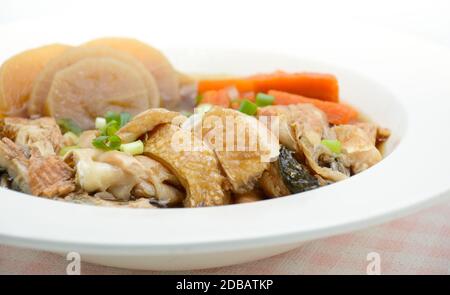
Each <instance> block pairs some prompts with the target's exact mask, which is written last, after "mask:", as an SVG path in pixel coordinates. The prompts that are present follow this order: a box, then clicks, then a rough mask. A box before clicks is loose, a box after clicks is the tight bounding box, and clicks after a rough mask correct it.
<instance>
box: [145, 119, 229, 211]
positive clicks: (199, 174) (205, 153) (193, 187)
mask: <svg viewBox="0 0 450 295" xmlns="http://www.w3.org/2000/svg"><path fill="white" fill-rule="evenodd" d="M179 140H180V141H179ZM181 141H184V143H185V144H184V145H183V144H182V142H181ZM189 143H190V144H189ZM188 144H189V145H188ZM144 153H145V155H148V156H150V157H152V158H154V159H155V160H157V161H159V162H160V163H162V164H163V165H165V166H166V167H168V168H169V170H170V171H171V172H172V173H173V174H174V175H175V176H176V177H177V178H178V180H179V181H180V183H181V184H182V186H183V187H184V188H185V190H186V198H185V200H184V206H185V207H203V206H215V205H224V204H228V203H229V202H230V197H229V194H228V193H226V192H225V191H224V185H225V178H224V177H223V176H222V174H221V172H220V167H219V163H218V161H217V158H216V156H215V154H214V152H213V151H212V150H211V149H210V148H209V147H208V146H207V145H206V144H205V143H204V142H203V141H202V140H200V139H199V138H197V137H196V136H195V135H193V134H192V133H191V132H190V131H187V130H183V129H181V128H180V127H177V126H175V125H172V124H164V125H161V126H159V127H158V128H156V129H155V130H154V131H153V132H152V133H151V135H150V136H149V138H148V139H147V141H146V142H145V148H144Z"/></svg>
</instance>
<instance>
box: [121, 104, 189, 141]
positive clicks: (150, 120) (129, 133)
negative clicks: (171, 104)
mask: <svg viewBox="0 0 450 295" xmlns="http://www.w3.org/2000/svg"><path fill="white" fill-rule="evenodd" d="M185 120H186V117H185V116H183V115H181V114H180V113H178V112H172V111H168V110H166V109H163V108H153V109H149V110H147V111H144V112H142V113H140V114H139V115H137V116H135V117H134V118H133V120H131V121H130V122H128V124H126V125H125V126H123V127H122V128H120V130H119V131H118V132H117V135H118V136H119V137H120V139H122V142H132V141H135V140H136V139H138V138H139V137H141V136H142V135H144V134H146V133H147V132H150V131H152V130H153V129H154V128H155V127H156V126H158V125H160V124H166V123H173V124H175V125H180V124H181V123H183V122H184V121H185Z"/></svg>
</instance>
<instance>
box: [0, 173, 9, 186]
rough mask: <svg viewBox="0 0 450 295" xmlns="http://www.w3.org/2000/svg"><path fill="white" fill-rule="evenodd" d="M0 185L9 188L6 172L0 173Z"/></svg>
mask: <svg viewBox="0 0 450 295" xmlns="http://www.w3.org/2000/svg"><path fill="white" fill-rule="evenodd" d="M0 187H3V188H9V187H10V179H9V175H8V173H6V172H5V173H0Z"/></svg>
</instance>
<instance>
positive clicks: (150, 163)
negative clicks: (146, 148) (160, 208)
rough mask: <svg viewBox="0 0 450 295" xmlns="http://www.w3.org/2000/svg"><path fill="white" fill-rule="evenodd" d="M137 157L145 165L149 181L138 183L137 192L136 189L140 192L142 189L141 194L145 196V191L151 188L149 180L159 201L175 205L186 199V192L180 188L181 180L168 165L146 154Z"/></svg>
mask: <svg viewBox="0 0 450 295" xmlns="http://www.w3.org/2000/svg"><path fill="white" fill-rule="evenodd" d="M135 158H136V160H138V161H139V162H140V163H141V164H142V165H143V166H144V169H145V172H146V174H147V178H146V180H147V182H142V183H140V184H138V185H137V187H135V192H136V190H137V191H138V192H139V191H140V192H141V193H142V194H143V195H141V196H143V197H144V196H145V193H144V192H145V191H148V190H149V189H151V188H149V186H148V182H149V183H151V184H152V187H153V188H154V190H155V191H154V194H153V196H154V197H155V198H156V199H157V200H158V202H159V203H161V204H164V205H168V206H173V205H177V204H179V203H181V202H182V201H183V200H184V198H185V197H186V196H185V193H184V192H182V191H181V190H180V189H179V188H180V187H181V184H180V182H179V181H178V179H177V178H176V177H175V175H173V174H172V173H170V171H169V170H168V169H167V168H166V167H164V166H163V165H162V164H161V163H159V162H158V161H155V160H153V159H151V158H149V157H146V156H136V157H135ZM145 197H148V196H145Z"/></svg>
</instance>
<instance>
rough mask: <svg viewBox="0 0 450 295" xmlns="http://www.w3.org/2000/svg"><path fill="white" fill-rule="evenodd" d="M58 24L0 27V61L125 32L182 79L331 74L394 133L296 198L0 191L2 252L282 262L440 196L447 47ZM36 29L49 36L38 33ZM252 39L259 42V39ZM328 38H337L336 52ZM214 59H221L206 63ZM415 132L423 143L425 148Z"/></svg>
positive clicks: (365, 37) (126, 261)
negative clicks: (106, 197)
mask: <svg viewBox="0 0 450 295" xmlns="http://www.w3.org/2000/svg"><path fill="white" fill-rule="evenodd" d="M149 21H151V20H149ZM155 21H156V20H155ZM297 22H301V20H296V23H297ZM54 23H55V22H54V21H50V20H49V21H48V22H43V23H40V24H39V25H36V23H31V24H30V23H22V24H14V25H11V26H4V27H2V28H0V35H1V36H2V40H4V42H5V43H4V44H9V46H8V47H7V48H5V50H4V51H2V52H1V53H0V54H1V57H0V58H1V60H2V61H4V60H6V59H7V58H8V57H10V56H12V55H13V54H14V53H16V52H19V51H20V50H22V49H23V48H31V47H33V46H35V45H36V44H48V43H51V42H54V40H61V42H64V43H67V44H80V43H82V42H84V41H85V40H86V39H88V38H90V37H92V38H94V37H96V36H105V35H114V34H117V32H122V33H121V34H123V35H128V36H131V35H132V36H135V37H137V38H139V39H142V40H144V41H146V42H148V43H150V44H158V46H159V47H161V48H162V49H164V52H165V53H166V54H167V56H168V57H169V59H170V60H171V61H172V62H173V64H174V66H175V67H176V68H177V69H180V70H183V71H184V72H187V73H194V72H195V71H198V73H210V72H216V71H217V72H218V73H229V74H233V75H250V74H252V73H255V72H270V71H272V70H273V69H274V68H276V67H278V68H283V69H285V70H286V71H289V72H292V71H295V70H296V69H298V68H302V69H307V70H308V71H314V72H325V73H334V74H336V76H337V77H339V81H340V84H341V85H342V86H341V91H342V93H341V95H342V97H344V98H345V101H347V102H349V103H350V104H351V105H353V106H355V107H356V108H357V109H359V110H364V111H366V112H367V115H368V117H369V118H371V119H373V120H374V121H375V122H378V123H380V124H382V125H383V126H388V127H389V128H390V129H391V131H392V136H391V138H390V139H389V140H388V142H387V144H386V147H385V153H384V155H385V159H383V161H381V162H380V163H378V164H377V165H375V166H374V167H372V168H370V169H368V170H367V171H364V172H363V173H360V174H358V175H356V176H355V177H351V178H349V179H347V180H345V181H341V182H338V183H336V184H334V185H330V186H326V187H322V188H319V189H316V190H312V191H308V192H305V193H303V194H302V196H301V197H285V198H276V199H271V200H269V201H261V202H254V203H250V204H240V205H230V206H215V207H208V208H193V209H189V208H184V209H178V208H174V209H171V208H169V209H165V210H147V209H133V210H129V209H126V208H110V207H109V208H104V207H99V206H85V205H78V204H72V203H67V202H55V201H53V200H47V199H45V198H36V197H33V196H28V195H25V194H21V193H18V192H14V191H10V190H7V191H6V190H3V189H0V194H1V198H2V206H1V207H0V210H1V214H0V241H1V242H2V243H5V244H10V245H16V246H23V247H32V248H38V249H44V250H47V251H54V252H59V253H67V252H70V251H77V252H79V253H80V254H81V257H82V260H83V261H88V262H95V263H101V264H105V265H111V266H118V267H128V268H138V269H159V270H164V269H165V270H168V269H170V270H181V269H194V268H206V267H215V266H221V265H230V264H235V263H241V262H245V261H251V260H254V259H260V258H263V257H267V256H270V255H274V254H277V253H281V252H283V251H287V250H289V249H293V248H295V247H297V246H298V245H299V244H301V243H303V242H305V241H309V240H312V239H316V238H320V237H325V236H331V235H335V234H339V233H343V232H348V231H351V230H356V229H360V228H363V227H367V226H370V225H374V224H377V223H381V222H384V221H387V220H391V219H393V218H397V217H399V216H402V215H405V214H407V213H410V212H413V211H416V210H418V209H421V208H424V207H426V206H428V205H431V204H434V203H435V202H437V201H439V200H441V199H442V198H444V197H445V196H447V192H448V190H449V184H448V172H447V170H446V167H448V165H449V164H450V163H449V162H448V161H449V159H448V158H447V157H442V155H444V154H445V153H446V150H447V147H448V146H449V145H450V143H449V142H448V140H449V138H448V137H446V136H443V134H445V133H444V132H443V128H444V127H443V126H449V125H450V122H449V121H448V120H449V117H448V116H447V114H446V113H447V112H448V100H447V99H446V97H448V96H449V95H450V92H449V89H448V86H447V83H446V81H447V77H448V75H447V73H446V72H445V71H444V70H443V69H445V68H447V67H448V66H450V53H449V52H448V49H445V48H442V47H439V46H436V45H434V44H430V43H427V42H424V41H422V40H418V39H415V38H411V37H410V36H405V35H401V34H395V33H392V32H389V31H385V30H382V29H380V28H371V27H366V26H360V25H358V26H353V27H351V28H352V30H353V32H354V30H357V31H358V32H359V33H358V32H354V33H355V34H356V35H358V36H359V38H358V39H355V38H353V35H350V34H346V33H345V32H348V30H349V29H350V28H348V27H345V26H344V25H343V24H335V25H336V30H335V31H333V32H330V31H329V28H328V27H326V28H325V27H323V28H322V27H321V26H320V24H317V25H315V26H314V27H311V26H308V24H307V23H305V26H301V25H298V29H299V34H300V33H301V34H302V42H296V41H295V42H294V41H293V40H292V39H291V38H287V37H286V38H284V37H283V36H278V38H277V44H276V46H274V45H273V46H272V45H271V44H272V43H270V42H269V43H266V44H265V48H264V49H261V48H260V47H259V46H258V48H256V47H252V45H251V44H249V43H248V42H245V40H246V36H244V35H243V34H240V33H239V30H237V29H236V30H235V35H234V36H233V40H234V41H235V44H239V49H231V48H230V46H229V45H228V46H227V42H225V41H226V40H222V39H219V38H212V37H211V38H209V39H208V42H205V41H204V39H203V38H202V36H200V35H199V36H197V35H192V34H191V35H189V41H187V40H184V39H182V40H178V39H177V40H175V39H172V38H170V40H168V39H167V38H166V39H165V38H164V36H165V35H167V34H171V33H175V32H170V31H167V30H163V31H159V30H155V31H152V34H154V35H152V37H149V35H148V31H147V29H145V30H144V29H142V30H140V29H139V26H131V24H129V25H127V26H125V27H124V26H123V25H124V24H123V23H121V24H120V25H119V24H117V25H114V23H115V22H114V21H111V22H107V24H108V30H105V29H100V28H97V29H93V28H95V26H93V25H90V24H89V22H86V23H83V27H82V28H80V27H79V26H78V25H79V23H77V27H71V25H68V24H66V25H62V24H65V23H67V22H60V24H61V26H59V27H58V28H57V29H55V27H54ZM74 23H75V22H74ZM156 24H157V23H155V25H156ZM280 24H281V22H280ZM230 25H233V24H227V30H228V29H230V28H229V26H230ZM149 26H150V24H149ZM149 26H147V27H146V28H148V27H149ZM302 28H305V29H302ZM306 28H307V29H306ZM184 29H186V31H181V32H180V31H179V29H177V33H180V34H181V35H183V34H186V35H188V32H189V31H190V30H191V29H192V27H190V26H188V25H186V26H184V27H183V28H182V30H184ZM35 30H38V31H45V32H47V33H46V34H36V33H35ZM11 32H14V33H11ZM254 33H255V34H257V35H256V36H260V37H261V38H262V37H263V36H261V35H258V31H255V32H254ZM89 34H90V35H89ZM318 35H320V36H323V38H317V36H318ZM211 36H212V35H211ZM155 40H158V41H155ZM202 40H203V41H202ZM212 40H214V42H212ZM330 40H339V42H334V43H333V48H332V50H329V49H330V48H329V44H330ZM388 45H389V46H388ZM218 47H220V48H221V49H217V48H218ZM185 48H193V49H192V50H187V49H185ZM406 48H407V50H406ZM405 52H407V54H405ZM217 56H221V59H215V58H214V57H217ZM249 69H251V71H249ZM418 69H419V70H418ZM429 73H433V75H430V74H429ZM416 81H421V83H416ZM430 101H433V104H430V103H429V102H430ZM419 114H420V116H419ZM417 134H419V135H420V134H426V138H427V140H423V137H422V136H416V135H417ZM430 142H433V143H437V142H439V144H430ZM418 154H422V155H426V157H417V155H418ZM411 159H414V160H413V164H411V163H412V162H411V161H412V160H411ZM417 167H419V168H417ZM418 170H419V171H434V173H418ZM399 176H401V177H399ZM430 183H432V184H433V185H430ZM136 225H139V226H136ZM155 225H156V226H155ZM180 225H182V226H180ZM149 232H150V233H151V234H148V233H149Z"/></svg>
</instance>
